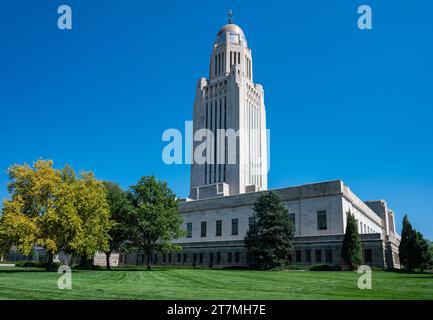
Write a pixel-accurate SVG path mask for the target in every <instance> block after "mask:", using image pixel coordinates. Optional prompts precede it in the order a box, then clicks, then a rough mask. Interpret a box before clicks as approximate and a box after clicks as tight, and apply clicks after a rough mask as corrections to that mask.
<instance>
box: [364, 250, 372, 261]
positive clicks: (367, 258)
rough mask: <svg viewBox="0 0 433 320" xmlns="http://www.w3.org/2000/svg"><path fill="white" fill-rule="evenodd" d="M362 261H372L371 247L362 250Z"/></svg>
mask: <svg viewBox="0 0 433 320" xmlns="http://www.w3.org/2000/svg"><path fill="white" fill-rule="evenodd" d="M364 261H365V263H366V264H371V263H373V251H372V250H371V249H365V250H364Z"/></svg>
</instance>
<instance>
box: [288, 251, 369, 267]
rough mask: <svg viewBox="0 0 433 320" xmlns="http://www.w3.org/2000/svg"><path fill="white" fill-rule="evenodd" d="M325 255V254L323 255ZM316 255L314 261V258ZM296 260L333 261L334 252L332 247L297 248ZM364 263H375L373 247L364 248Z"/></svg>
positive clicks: (303, 261)
mask: <svg viewBox="0 0 433 320" xmlns="http://www.w3.org/2000/svg"><path fill="white" fill-rule="evenodd" d="M323 255H324V256H323ZM313 256H314V261H313V260H312V258H313ZM289 260H292V257H291V256H290V257H289ZM295 262H297V263H308V264H309V263H313V262H314V263H323V262H325V263H327V264H332V263H333V252H332V250H331V249H325V250H322V249H317V250H305V251H301V250H296V251H295ZM364 263H366V264H372V263H373V250H372V249H364Z"/></svg>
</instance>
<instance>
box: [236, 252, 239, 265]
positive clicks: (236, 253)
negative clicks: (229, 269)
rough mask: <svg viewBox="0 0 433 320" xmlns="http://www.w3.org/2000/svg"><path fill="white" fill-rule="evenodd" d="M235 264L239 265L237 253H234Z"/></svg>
mask: <svg viewBox="0 0 433 320" xmlns="http://www.w3.org/2000/svg"><path fill="white" fill-rule="evenodd" d="M235 263H239V252H235Z"/></svg>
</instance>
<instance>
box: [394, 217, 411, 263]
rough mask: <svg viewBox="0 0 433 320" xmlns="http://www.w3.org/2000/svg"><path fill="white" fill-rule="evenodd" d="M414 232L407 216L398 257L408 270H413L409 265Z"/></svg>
mask: <svg viewBox="0 0 433 320" xmlns="http://www.w3.org/2000/svg"><path fill="white" fill-rule="evenodd" d="M413 238H414V231H413V228H412V225H411V224H410V222H409V218H408V217H407V215H405V216H404V218H403V229H402V231H401V240H400V246H399V252H398V256H399V258H400V264H401V265H402V266H403V267H404V268H405V269H407V270H411V265H410V263H409V261H410V260H412V259H411V257H410V256H411V254H412V253H411V247H412V246H413Z"/></svg>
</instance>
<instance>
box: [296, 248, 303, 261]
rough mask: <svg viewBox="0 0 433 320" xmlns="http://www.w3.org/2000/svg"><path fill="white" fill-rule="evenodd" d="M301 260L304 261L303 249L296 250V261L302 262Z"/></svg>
mask: <svg viewBox="0 0 433 320" xmlns="http://www.w3.org/2000/svg"><path fill="white" fill-rule="evenodd" d="M301 261H302V257H301V250H296V262H301Z"/></svg>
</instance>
